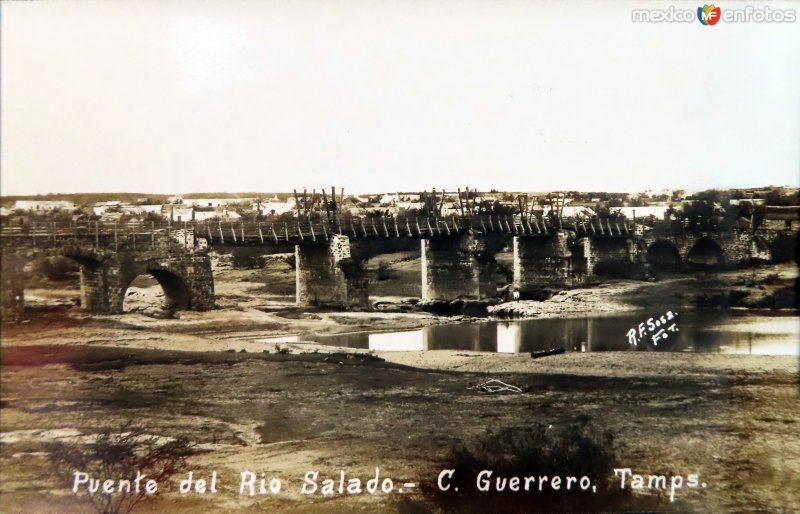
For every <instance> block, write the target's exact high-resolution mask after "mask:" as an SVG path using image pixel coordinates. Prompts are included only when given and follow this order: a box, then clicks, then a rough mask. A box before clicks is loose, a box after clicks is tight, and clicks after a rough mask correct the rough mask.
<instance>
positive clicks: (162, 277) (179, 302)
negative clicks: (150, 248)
mask: <svg viewBox="0 0 800 514" xmlns="http://www.w3.org/2000/svg"><path fill="white" fill-rule="evenodd" d="M137 271H140V273H131V274H130V276H128V277H127V278H126V280H125V284H124V287H123V288H122V299H121V302H120V303H121V304H122V303H124V299H125V296H126V295H127V294H128V289H129V288H130V287H131V285H132V284H133V281H134V280H135V279H136V278H137V277H139V276H141V275H150V276H151V277H153V278H154V279H155V280H156V281H157V282H158V284H159V285H160V286H161V289H162V291H164V298H165V305H164V308H165V310H167V311H169V312H175V311H183V310H188V309H190V308H192V307H193V302H192V293H191V289H190V288H189V286H188V284H187V282H186V280H185V278H184V277H183V276H181V275H180V274H179V273H177V272H175V271H174V270H170V269H167V268H165V267H158V266H157V267H151V266H147V267H145V268H144V269H140V270H137ZM121 307H122V305H120V310H122V309H121Z"/></svg>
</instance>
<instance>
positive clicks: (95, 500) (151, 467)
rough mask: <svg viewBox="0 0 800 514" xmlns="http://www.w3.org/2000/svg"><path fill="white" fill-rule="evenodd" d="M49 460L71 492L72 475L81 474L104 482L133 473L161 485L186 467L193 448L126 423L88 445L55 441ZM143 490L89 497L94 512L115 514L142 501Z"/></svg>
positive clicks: (190, 444)
mask: <svg viewBox="0 0 800 514" xmlns="http://www.w3.org/2000/svg"><path fill="white" fill-rule="evenodd" d="M47 450H48V452H49V454H50V455H49V460H50V462H51V463H52V464H53V468H54V470H55V471H56V473H57V475H58V477H59V479H60V480H61V481H62V482H64V483H65V484H68V486H69V488H70V489H72V486H73V480H74V473H75V472H76V471H78V472H84V473H87V474H88V475H89V476H90V477H93V478H99V479H101V480H106V479H114V480H118V479H133V478H134V477H135V476H136V472H137V471H139V472H141V473H142V474H143V475H147V478H148V479H152V480H155V481H156V482H157V483H158V484H159V485H161V484H163V483H164V482H165V481H166V480H167V479H169V478H170V477H172V476H173V475H175V474H177V473H180V472H181V471H182V470H183V469H184V468H185V466H186V459H187V457H188V456H189V455H190V454H191V453H192V450H193V445H192V443H190V442H189V440H188V439H186V438H182V437H179V438H176V439H171V440H168V441H166V442H165V441H164V440H163V439H161V438H159V437H156V436H153V435H148V434H147V432H146V431H145V429H144V428H143V427H141V426H135V425H133V424H132V422H130V421H128V422H126V423H124V424H123V425H122V426H121V427H119V428H117V429H115V430H112V429H110V428H105V429H103V430H102V431H101V432H100V433H98V434H97V436H96V438H95V439H94V441H92V442H90V443H88V444H81V443H71V442H70V443H67V442H61V441H59V442H54V443H50V444H48V445H47ZM146 497H147V496H146V491H145V489H144V488H143V487H142V488H141V489H140V491H139V492H136V491H135V490H134V489H133V488H131V490H130V491H123V492H115V493H114V494H102V493H101V492H98V493H95V494H91V495H88V500H89V502H90V503H91V505H92V507H93V508H94V510H95V512H98V513H101V514H117V513H128V512H131V511H132V510H133V508H134V506H136V505H137V504H138V503H139V502H141V501H142V500H143V499H145V498H146Z"/></svg>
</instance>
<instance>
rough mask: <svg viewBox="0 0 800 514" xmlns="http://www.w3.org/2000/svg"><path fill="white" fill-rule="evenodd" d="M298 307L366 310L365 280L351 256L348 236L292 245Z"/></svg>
mask: <svg viewBox="0 0 800 514" xmlns="http://www.w3.org/2000/svg"><path fill="white" fill-rule="evenodd" d="M295 262H296V264H295V265H296V270H297V271H296V274H295V280H296V299H297V305H301V306H318V307H334V308H339V309H348V310H369V309H370V303H369V289H368V284H367V280H366V277H365V276H364V273H363V270H362V269H361V263H360V262H357V261H356V260H355V259H353V258H352V257H351V254H350V240H349V238H348V237H347V236H342V235H335V236H333V237H332V238H331V240H330V241H329V242H328V243H325V244H318V245H297V246H295Z"/></svg>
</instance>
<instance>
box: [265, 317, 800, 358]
mask: <svg viewBox="0 0 800 514" xmlns="http://www.w3.org/2000/svg"><path fill="white" fill-rule="evenodd" d="M313 339H314V340H316V341H318V342H319V343H321V344H326V345H331V346H344V347H350V348H363V349H370V350H379V351H420V350H473V351H482V352H502V353H523V352H536V351H546V350H553V349H559V348H563V349H565V350H566V351H577V352H580V351H585V352H589V351H592V352H596V351H623V350H643V351H668V352H719V353H733V354H753V355H798V353H799V352H798V348H799V347H800V318H798V317H796V316H765V315H754V314H739V313H730V312H724V311H685V312H672V311H668V310H665V311H664V312H653V313H642V312H636V313H625V314H622V315H613V316H608V315H606V316H592V317H585V318H571V319H561V318H559V319H535V320H516V321H484V322H469V323H455V324H447V325H432V326H428V327H424V328H421V329H416V330H405V331H398V332H358V333H351V334H339V335H327V336H317V337H314V338H313ZM265 342H266V341H265Z"/></svg>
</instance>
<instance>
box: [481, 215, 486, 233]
mask: <svg viewBox="0 0 800 514" xmlns="http://www.w3.org/2000/svg"><path fill="white" fill-rule="evenodd" d="M480 220H481V230H482V231H483V233H484V234H485V233H486V225H484V224H483V216H481V217H480Z"/></svg>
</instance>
